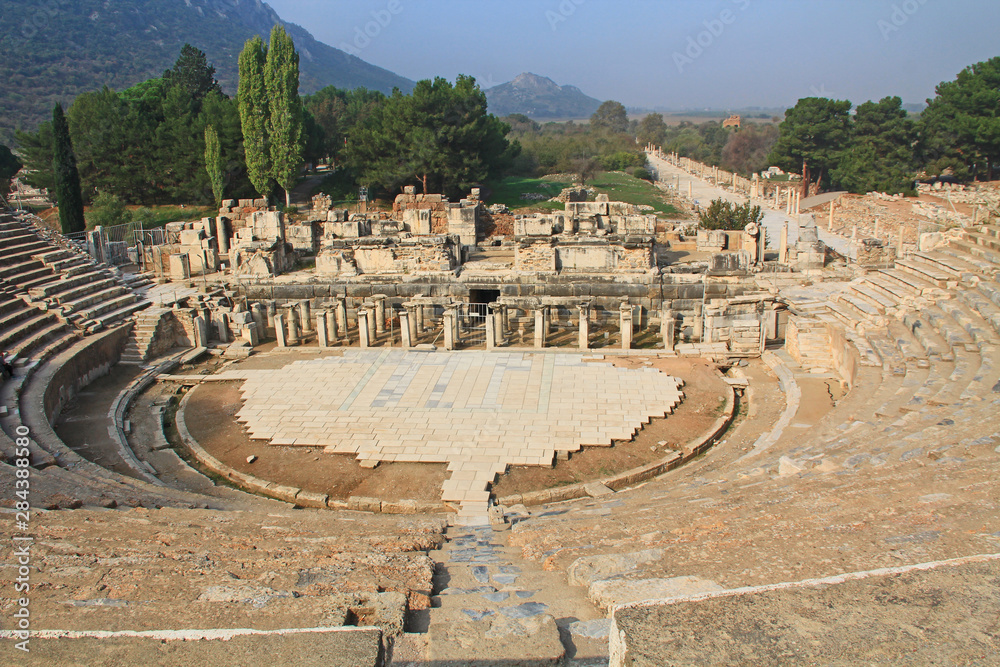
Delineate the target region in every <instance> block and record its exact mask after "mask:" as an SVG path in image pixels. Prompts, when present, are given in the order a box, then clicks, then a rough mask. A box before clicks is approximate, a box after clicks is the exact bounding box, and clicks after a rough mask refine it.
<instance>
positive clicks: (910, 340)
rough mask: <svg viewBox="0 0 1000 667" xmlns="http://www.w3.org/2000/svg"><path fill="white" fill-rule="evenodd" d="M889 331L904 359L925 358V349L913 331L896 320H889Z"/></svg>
mask: <svg viewBox="0 0 1000 667" xmlns="http://www.w3.org/2000/svg"><path fill="white" fill-rule="evenodd" d="M889 333H890V334H891V335H892V337H893V340H894V341H895V343H896V349H898V350H899V353H900V354H901V355H902V356H903V359H904V360H905V361H916V360H918V359H926V358H927V351H926V350H924V347H923V346H922V345H921V344H920V341H918V340H916V339H915V338H914V336H913V332H912V331H910V330H909V328H908V327H906V326H905V325H904V324H902V323H901V322H899V321H898V320H890V322H889Z"/></svg>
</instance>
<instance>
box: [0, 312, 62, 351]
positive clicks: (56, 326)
mask: <svg viewBox="0 0 1000 667" xmlns="http://www.w3.org/2000/svg"><path fill="white" fill-rule="evenodd" d="M67 332H68V327H67V326H66V323H65V322H60V321H57V320H53V321H51V322H50V323H47V324H46V325H44V326H41V327H39V328H36V329H33V330H32V331H31V333H30V334H28V335H27V336H25V337H23V338H21V339H19V340H18V341H17V342H15V343H14V344H13V345H7V346H6V349H7V350H8V351H9V353H10V354H13V355H16V356H18V357H22V358H24V357H28V356H36V354H37V350H38V349H39V348H44V347H45V345H46V343H48V342H51V341H53V339H56V340H61V341H63V344H61V345H59V346H57V347H56V349H52V350H51V353H52V354H55V353H56V352H59V351H61V350H62V349H64V348H65V347H68V346H69V345H70V344H72V343H73V342H74V339H66V338H65V337H64V336H65V334H66V333H67Z"/></svg>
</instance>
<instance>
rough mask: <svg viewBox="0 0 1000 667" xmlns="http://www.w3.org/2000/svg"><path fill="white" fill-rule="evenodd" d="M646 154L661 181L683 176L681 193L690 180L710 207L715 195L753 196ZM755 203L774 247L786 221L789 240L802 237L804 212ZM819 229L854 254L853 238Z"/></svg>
mask: <svg viewBox="0 0 1000 667" xmlns="http://www.w3.org/2000/svg"><path fill="white" fill-rule="evenodd" d="M646 157H647V159H648V160H649V162H650V164H651V165H652V166H653V168H654V169H655V170H656V173H657V174H658V178H659V180H660V182H662V183H672V182H673V181H674V179H675V177H677V176H680V183H681V187H680V191H679V193H678V194H680V195H683V196H687V193H688V182H690V183H691V188H690V189H691V192H692V193H693V195H694V199H695V201H697V202H699V203H700V204H701V206H702V207H703V208H707V207H708V205H709V204H711V203H712V201H713V200H715V199H724V200H726V201H728V202H731V203H733V204H738V205H739V204H745V203H746V202H747V201H748V199H749V198H748V197H746V196H744V195H741V194H738V193H734V192H729V191H728V190H726V189H724V188H721V187H718V186H716V185H713V184H712V183H710V182H708V181H705V180H702V179H700V178H698V177H697V176H695V175H694V174H689V173H688V172H686V171H684V170H683V169H681V168H680V167H675V166H674V165H672V164H670V163H669V162H667V161H666V160H661V159H660V158H658V157H656V156H655V155H653V154H652V153H647V154H646ZM754 204H759V205H760V206H761V208H762V209H763V211H764V220H763V222H762V224H763V226H764V228H765V229H766V230H767V233H768V234H769V236H770V237H771V246H773V247H774V248H777V247H778V239H779V238H780V237H781V230H782V228H783V227H784V226H785V225H786V224H787V225H788V243H789V244H794V243H795V242H796V241H798V238H799V222H800V220H799V218H800V216H788V215H785V213H784V212H783V211H781V210H774V209H772V208H770V204H771V202H769V201H762V200H755V201H754ZM818 231H819V238H820V240H821V241H823V243H825V244H826V245H828V246H829V247H831V248H833V249H834V250H836V251H837V252H839V253H841V254H843V255H847V256H853V254H852V249H851V242H850V239H845V238H843V237H842V236H838V235H836V234H831V233H830V232H829V231H827V230H825V229H823V228H820V229H819V230H818Z"/></svg>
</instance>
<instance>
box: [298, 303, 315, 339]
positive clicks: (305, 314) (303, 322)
mask: <svg viewBox="0 0 1000 667" xmlns="http://www.w3.org/2000/svg"><path fill="white" fill-rule="evenodd" d="M298 308H299V326H301V327H302V333H306V332H308V331H312V321H311V320H312V305H311V304H310V303H309V301H308V300H305V301H299V304H298Z"/></svg>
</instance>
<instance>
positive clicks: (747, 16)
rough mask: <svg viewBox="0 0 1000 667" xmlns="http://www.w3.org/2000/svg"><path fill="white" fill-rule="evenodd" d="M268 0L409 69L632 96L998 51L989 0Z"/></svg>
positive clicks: (950, 65) (997, 6) (785, 102)
mask: <svg viewBox="0 0 1000 667" xmlns="http://www.w3.org/2000/svg"><path fill="white" fill-rule="evenodd" d="M268 2H269V4H270V5H271V6H272V7H273V8H274V9H275V10H276V11H277V12H278V14H279V15H280V16H281V17H282V18H283V19H284V20H286V21H289V22H292V23H298V24H299V25H302V26H303V27H305V28H306V29H308V30H309V31H310V32H312V34H313V35H314V36H315V37H316V38H317V39H319V40H320V41H322V42H326V43H327V44H330V45H331V46H335V47H338V48H344V47H345V46H347V47H350V48H351V49H352V51H354V52H355V55H357V56H358V57H360V58H362V59H363V60H366V61H368V62H370V63H372V64H375V65H379V66H381V67H384V68H386V69H389V70H392V71H393V72H396V73H397V74H401V75H403V76H406V77H409V78H411V79H414V80H419V79H426V78H431V77H434V76H444V77H446V78H448V79H454V78H455V76H457V75H458V74H471V75H473V76H475V77H476V79H477V80H478V81H479V83H480V85H481V86H482V88H484V89H487V88H490V87H492V86H495V85H498V84H501V83H505V82H507V81H510V80H511V79H513V78H514V77H515V76H517V75H518V74H520V73H522V72H533V73H535V74H539V75H542V76H547V77H549V78H551V79H553V80H555V82H556V83H558V84H560V85H566V84H571V85H575V86H578V87H580V88H581V89H582V90H583V92H584V93H586V94H588V95H591V96H593V97H596V98H599V99H615V100H618V101H620V102H622V103H624V104H625V105H626V106H629V107H639V108H663V109H697V108H713V109H726V108H745V107H763V108H775V107H786V106H791V105H793V104H794V103H795V102H796V101H797V100H798V99H800V98H802V97H810V96H821V97H832V98H837V99H849V100H851V101H852V102H854V103H855V104H859V103H861V102H864V101H867V100H869V99H874V100H878V99H881V98H883V97H885V96H888V95H898V96H900V97H901V98H902V99H903V101H904V103H911V104H913V103H922V102H924V101H925V100H926V99H927V98H928V97H932V96H933V95H934V87H935V86H936V85H937V84H938V83H940V82H941V81H948V80H951V79H953V78H954V77H955V76H956V75H957V74H958V73H959V72H960V71H961V70H962V69H963V68H964V67H966V66H968V65H971V64H973V63H976V62H980V61H983V60H987V59H989V58H991V57H993V56H997V55H1000V53H998V52H997V50H996V40H995V32H996V30H997V29H998V28H1000V3H997V2H995V1H994V0H989V1H986V0H948V2H945V1H944V0H812V1H805V2H803V1H802V0H710V1H704V2H703V1H697V2H695V1H694V0H615V1H612V0H475V1H463V0H421V2H419V3H417V2H415V1H414V0H351V2H347V1H346V0H268ZM366 30H367V32H368V34H367V35H366V34H365V31H366ZM371 34H374V37H370V36H369V35H371Z"/></svg>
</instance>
